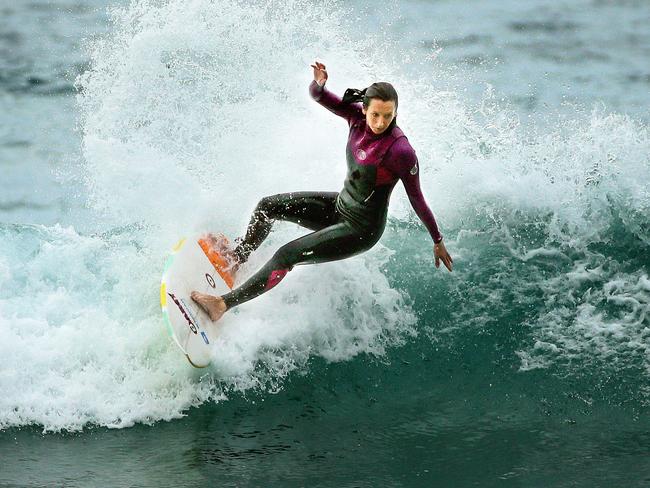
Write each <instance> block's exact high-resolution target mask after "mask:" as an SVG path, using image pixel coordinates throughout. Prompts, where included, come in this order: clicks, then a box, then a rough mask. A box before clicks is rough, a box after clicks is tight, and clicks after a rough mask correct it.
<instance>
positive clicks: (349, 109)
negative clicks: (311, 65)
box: [309, 80, 362, 122]
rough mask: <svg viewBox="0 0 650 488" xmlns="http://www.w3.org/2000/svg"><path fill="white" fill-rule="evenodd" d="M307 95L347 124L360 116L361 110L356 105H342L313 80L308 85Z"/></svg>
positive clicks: (334, 96) (338, 99)
mask: <svg viewBox="0 0 650 488" xmlns="http://www.w3.org/2000/svg"><path fill="white" fill-rule="evenodd" d="M309 94H310V95H311V97H312V98H313V99H314V100H316V101H317V102H318V103H320V104H321V105H322V106H323V107H325V108H326V109H327V110H329V111H330V112H332V113H334V114H336V115H338V116H339V117H343V118H344V119H346V120H347V121H348V122H349V121H350V120H351V119H356V118H358V117H360V116H362V113H361V108H360V105H359V104H358V103H343V102H341V99H340V98H339V97H338V96H337V95H335V94H334V93H332V92H331V91H329V90H328V89H327V88H325V86H324V85H323V86H320V85H319V84H318V83H316V80H313V81H312V82H311V84H310V85H309Z"/></svg>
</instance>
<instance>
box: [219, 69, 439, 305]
mask: <svg viewBox="0 0 650 488" xmlns="http://www.w3.org/2000/svg"><path fill="white" fill-rule="evenodd" d="M309 92H310V94H311V96H312V98H313V99H314V100H316V101H317V102H318V103H320V104H321V105H323V106H324V107H325V108H327V109H328V110H330V111H331V112H333V113H335V114H336V115H338V116H340V117H343V118H344V119H346V120H347V122H348V126H349V128H350V134H349V137H348V143H347V147H346V157H347V165H348V172H347V176H346V178H345V183H344V185H343V189H342V190H341V191H340V192H339V193H336V192H297V193H283V194H279V195H274V196H270V197H265V198H262V200H260V202H259V203H258V205H257V207H256V208H255V211H254V212H253V216H252V218H251V221H250V223H249V225H248V228H247V230H246V235H245V236H244V238H243V239H242V240H241V242H240V243H239V245H238V246H237V247H236V248H235V249H234V254H235V256H236V258H237V260H238V261H239V262H240V263H243V262H245V261H246V260H247V259H248V256H249V255H250V253H251V252H253V251H254V250H255V249H257V248H258V247H259V246H260V244H262V242H263V241H264V239H266V237H267V236H268V235H269V232H270V231H271V226H272V225H273V221H274V220H276V219H280V220H287V221H290V222H295V223H297V224H300V225H302V226H304V227H307V228H308V229H311V230H313V231H314V232H312V233H310V234H307V235H305V236H303V237H300V238H298V239H296V240H294V241H291V242H289V243H288V244H285V245H284V246H282V247H281V248H280V249H278V250H277V252H276V253H275V254H274V255H273V257H272V258H271V260H270V261H268V262H267V263H266V264H265V265H264V266H262V268H261V269H260V270H259V271H258V272H257V273H255V274H254V275H253V276H252V277H251V278H250V279H248V280H247V281H246V282H245V283H244V284H242V285H241V286H240V287H238V288H236V289H234V290H233V291H232V292H230V293H227V294H225V295H223V296H222V298H223V299H224V301H225V303H226V306H227V307H228V308H231V307H234V306H236V305H239V304H241V303H243V302H246V301H248V300H250V299H252V298H255V297H256V296H258V295H261V294H262V293H264V292H265V291H267V290H269V289H271V288H273V287H274V286H275V285H277V284H278V283H279V282H280V280H282V278H284V276H285V275H286V274H287V272H289V271H290V270H291V269H292V268H293V266H295V265H297V264H308V263H309V264H311V263H324V262H327V261H335V260H338V259H343V258H347V257H350V256H354V255H355V254H359V253H361V252H363V251H366V250H368V249H370V248H371V247H372V246H374V245H375V244H376V243H377V241H378V240H379V238H380V237H381V235H382V233H383V231H384V227H385V225H386V216H387V213H388V201H389V198H390V194H391V192H392V190H393V188H394V187H395V184H396V183H397V180H402V182H403V183H404V187H405V189H406V193H407V195H408V197H409V200H410V202H411V204H412V205H413V208H414V209H415V212H416V213H417V215H418V217H419V218H420V219H421V220H422V222H423V223H424V224H425V226H426V227H427V229H428V231H429V233H430V235H431V237H432V238H433V240H434V242H436V243H437V242H440V241H441V240H442V236H441V235H440V232H439V231H438V226H437V225H436V221H435V219H434V217H433V214H432V213H431V210H430V209H429V207H428V206H427V203H426V201H425V200H424V197H423V195H422V191H421V190H420V180H419V174H418V173H419V171H418V160H417V157H416V155H415V151H413V148H412V147H411V145H410V144H409V142H408V140H407V139H406V136H405V135H404V133H403V132H402V130H401V129H400V128H399V127H398V126H397V123H396V120H395V119H394V120H393V122H392V123H391V125H390V126H389V127H388V128H387V129H386V130H385V131H384V132H382V133H381V134H375V133H373V132H372V130H371V129H370V127H368V126H367V125H366V119H365V116H364V114H363V113H362V111H361V104H358V103H353V104H344V103H342V102H341V99H340V98H339V97H338V96H336V95H334V94H333V93H331V92H330V91H329V90H327V89H326V88H325V87H324V86H323V87H321V86H320V85H318V83H316V81H312V83H311V85H310V86H309Z"/></svg>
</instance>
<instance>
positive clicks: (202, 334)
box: [201, 331, 210, 344]
mask: <svg viewBox="0 0 650 488" xmlns="http://www.w3.org/2000/svg"><path fill="white" fill-rule="evenodd" d="M201 337H203V342H205V343H206V344H210V341H209V340H208V335H207V334H206V333H205V332H203V331H201Z"/></svg>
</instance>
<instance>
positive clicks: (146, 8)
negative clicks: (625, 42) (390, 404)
mask: <svg viewBox="0 0 650 488" xmlns="http://www.w3.org/2000/svg"><path fill="white" fill-rule="evenodd" d="M348 14H349V12H347V11H346V10H345V9H344V7H343V5H341V4H338V3H336V2H318V4H317V5H312V4H310V3H308V2H304V1H279V0H278V1H266V2H252V3H249V2H234V1H226V0H214V1H208V0H203V1H202V0H196V1H194V2H191V3H188V2H185V1H176V0H169V1H166V2H159V1H136V2H132V3H131V4H129V5H128V6H126V7H124V8H121V9H114V10H113V11H112V29H111V31H110V35H108V36H107V37H105V38H103V39H101V40H99V41H95V42H94V43H92V44H90V45H89V56H90V58H91V64H90V66H91V67H90V69H89V70H87V71H86V72H85V73H84V74H82V75H81V76H80V77H79V78H78V79H77V82H76V85H77V88H78V89H79V90H80V92H79V93H80V94H79V95H78V100H77V102H78V108H79V111H80V114H81V115H80V120H79V127H80V130H81V136H82V154H83V158H82V163H80V164H79V165H77V166H75V167H74V168H73V170H74V171H73V172H75V173H76V174H81V177H80V179H81V183H82V184H83V191H84V198H85V199H86V200H87V201H88V207H89V212H88V216H87V217H84V220H83V221H79V222H77V223H75V225H71V226H64V225H52V226H44V225H31V224H0V236H1V238H0V289H2V290H3V293H2V296H1V297H0V357H3V358H5V359H4V363H3V368H2V372H0V390H2V391H3V392H4V393H5V394H3V395H2V396H0V428H8V427H17V426H24V425H29V424H36V425H40V426H43V428H44V429H45V430H48V431H59V430H78V429H82V428H83V427H84V426H88V425H100V426H108V427H128V426H132V425H134V424H135V423H153V422H156V421H159V420H169V419H173V418H177V417H180V416H183V415H184V414H185V412H186V411H187V410H188V409H189V408H191V407H193V406H198V405H202V404H205V403H210V402H222V401H226V400H227V399H228V398H229V397H232V396H233V395H246V394H247V392H252V391H260V390H261V391H269V392H278V391H280V390H282V389H283V388H284V385H285V383H286V381H287V378H288V377H289V375H301V374H307V372H309V371H310V368H311V365H312V363H313V362H314V361H316V362H317V363H318V364H319V365H320V364H321V362H323V363H324V364H327V363H333V362H336V363H338V362H350V363H351V364H352V366H351V367H352V368H354V370H360V371H363V365H364V364H365V363H364V361H365V359H364V358H366V357H367V356H368V355H371V356H374V357H377V358H379V359H380V360H381V359H382V358H387V357H389V356H391V354H395V351H402V353H400V354H403V356H402V360H403V361H404V362H405V363H406V364H408V363H410V362H417V358H418V357H420V356H422V355H423V354H430V353H431V351H437V354H441V355H442V354H447V355H449V357H455V358H458V357H462V356H463V354H465V353H466V352H467V351H468V350H469V349H468V347H469V346H468V344H470V343H471V344H474V345H476V344H477V343H478V344H480V345H481V347H480V348H476V349H474V350H475V351H476V354H477V355H478V356H476V357H474V358H473V359H472V361H473V364H476V365H478V366H477V367H482V368H483V370H482V374H483V375H486V374H488V373H487V372H488V371H492V368H494V364H501V365H502V369H501V370H500V371H501V372H500V374H501V375H502V378H505V376H506V375H516V376H517V377H518V378H520V379H521V381H523V382H526V381H530V382H531V384H532V383H534V382H537V381H540V375H539V374H538V373H539V371H544V372H545V373H546V375H542V376H541V377H542V378H543V377H544V376H548V377H549V378H569V379H574V380H576V381H577V380H580V381H582V380H585V381H584V385H585V386H583V387H581V388H582V389H584V390H585V391H588V393H589V394H590V395H592V396H594V397H600V398H608V399H609V400H608V401H611V402H613V403H620V404H623V403H628V404H629V403H630V402H632V403H633V404H635V405H647V401H648V394H649V393H650V392H648V390H647V387H646V385H647V379H648V374H649V373H650V349H649V348H650V346H649V344H650V342H649V341H650V338H649V334H650V332H649V330H650V327H649V326H650V278H649V277H648V257H647V256H648V255H649V252H650V249H649V248H650V237H649V236H650V234H649V231H650V188H649V182H650V161H649V159H648V154H650V139H649V134H648V128H647V126H645V125H643V124H642V123H640V122H638V121H635V120H634V119H632V118H629V117H626V116H623V115H617V114H611V113H607V112H606V111H604V110H598V109H596V110H594V111H592V112H589V113H581V112H576V113H575V115H574V116H573V117H568V118H567V117H563V118H558V120H557V122H556V123H555V124H549V127H550V128H549V127H544V128H543V129H536V128H535V127H530V126H526V127H524V126H523V125H522V124H521V123H520V121H519V118H518V116H517V114H516V113H515V112H514V110H513V109H512V108H511V107H509V106H508V105H507V103H505V102H503V101H502V100H500V99H499V96H498V95H496V94H494V93H492V92H490V91H488V92H486V93H485V94H484V95H483V96H482V99H481V101H480V103H478V104H473V103H470V102H467V101H464V100H463V98H462V97H461V96H460V95H459V94H457V93H455V92H453V91H448V90H441V89H440V84H439V83H438V82H437V81H436V80H438V81H439V80H440V78H442V77H444V73H443V72H439V73H438V74H437V75H436V76H437V77H438V78H435V77H434V82H433V83H432V78H431V77H430V76H428V75H427V76H425V74H419V75H418V74H414V72H413V70H412V69H405V68H406V65H408V66H409V67H412V65H413V64H414V63H415V64H417V63H418V62H422V63H424V61H425V56H424V55H423V54H422V53H419V52H418V51H409V50H407V49H406V48H404V47H403V46H401V45H400V44H398V43H397V42H396V40H395V39H392V38H391V37H390V35H389V34H387V33H382V34H372V35H368V36H366V37H363V38H361V39H357V38H353V37H351V36H350V35H347V34H346V32H350V26H351V25H353V23H354V21H355V17H354V16H353V15H348ZM314 26H317V28H315V27H314ZM314 57H317V58H318V59H321V60H324V61H325V62H326V63H327V65H328V70H329V71H330V76H331V79H330V81H329V82H328V83H329V87H330V89H332V90H334V91H336V92H340V93H342V92H343V90H344V89H345V88H347V87H351V86H354V87H361V86H362V85H366V84H369V83H370V82H371V81H373V80H376V79H389V80H391V81H392V82H393V83H394V84H395V86H396V87H397V89H398V91H399V93H400V114H399V121H400V126H401V127H402V128H403V129H404V130H405V132H406V133H407V134H408V136H409V139H410V141H411V143H412V144H413V145H414V147H415V148H416V151H417V153H418V157H419V160H420V167H421V179H422V185H423V189H424V191H425V193H426V195H427V196H428V199H429V202H430V204H431V206H432V208H433V210H434V212H435V214H436V216H437V218H438V220H439V221H440V223H441V227H442V230H443V234H444V235H445V239H446V242H447V247H448V249H449V250H450V252H451V253H452V255H453V256H454V259H455V265H456V266H455V269H454V272H453V273H452V274H448V273H446V272H443V271H442V270H435V269H434V267H433V263H432V256H431V244H430V238H429V237H428V236H427V235H426V233H425V232H424V231H423V230H422V227H421V226H420V225H419V224H417V222H416V217H414V216H413V215H412V212H411V211H410V209H409V203H408V200H407V199H406V197H405V195H404V193H403V191H402V190H401V189H398V190H396V192H395V194H394V196H393V201H392V203H391V211H390V222H389V226H388V229H387V231H386V235H385V236H384V238H383V240H382V241H381V243H380V244H379V245H378V246H377V247H375V248H374V249H373V250H371V251H370V252H368V253H366V254H364V255H362V256H357V257H355V258H352V259H349V260H346V261H342V262H336V263H330V264H326V265H317V266H305V267H299V268H297V269H296V270H294V271H292V272H291V273H290V274H289V275H288V277H287V278H286V279H285V280H284V281H283V282H282V284H281V286H278V287H276V288H275V289H274V290H273V291H272V292H269V293H267V294H265V295H264V296H262V297H260V298H258V299H256V300H254V301H252V302H249V303H248V304H245V305H243V306H241V307H240V308H238V309H236V310H235V311H233V312H232V313H231V314H230V315H229V316H227V317H226V318H225V319H224V320H223V335H222V337H221V338H220V340H219V344H218V347H217V351H216V353H215V359H214V362H213V365H212V366H211V367H210V368H209V369H207V370H201V371H198V370H192V369H190V368H188V366H187V364H186V361H185V359H184V358H183V357H182V356H181V354H179V351H178V350H177V348H176V347H175V346H174V345H173V344H172V343H171V341H170V340H169V338H168V337H167V336H166V334H165V332H164V326H163V323H162V320H161V316H160V310H159V306H158V283H159V280H160V274H161V272H162V264H163V262H164V259H165V256H166V254H167V252H168V250H169V248H170V247H171V246H172V245H173V244H174V242H176V240H177V239H178V237H179V236H181V235H188V234H191V233H195V232H200V231H203V230H205V229H210V230H220V231H223V232H225V233H226V234H227V235H230V236H233V237H234V236H237V235H239V234H241V233H242V232H243V230H244V228H245V225H246V223H247V220H248V218H249V215H250V212H251V210H252V209H253V208H254V206H255V204H256V202H257V200H258V199H259V198H260V197H262V196H264V195H268V194H274V193H280V192H286V191H300V190H308V189H309V190H329V191H337V190H339V189H340V186H341V184H342V180H343V177H344V174H345V164H344V145H345V140H346V127H345V124H343V123H342V122H341V121H339V120H336V118H334V117H333V116H332V115H331V114H329V113H327V112H326V111H325V110H323V109H322V108H321V107H319V106H318V105H317V104H315V103H314V102H313V101H311V100H310V99H309V97H308V94H307V86H308V83H309V81H310V79H311V69H310V68H309V64H310V63H311V62H312V61H313V59H314ZM81 229H84V230H83V231H82V230H81ZM88 229H90V230H88ZM301 232H302V231H300V230H299V229H297V228H295V227H294V226H292V225H289V224H283V223H278V224H277V225H276V230H275V231H274V233H273V234H272V235H271V237H270V239H269V241H268V242H267V243H265V244H264V246H263V247H262V248H261V249H260V250H259V252H258V253H256V255H255V256H254V257H253V258H252V259H251V262H250V263H249V264H248V265H247V267H246V268H245V269H244V270H243V273H244V275H246V273H250V272H252V271H254V270H255V268H256V267H257V266H259V265H260V264H261V263H262V262H264V260H265V259H267V258H268V257H270V255H271V254H272V253H273V252H274V250H275V249H276V248H277V247H278V246H279V245H281V244H282V243H283V242H286V241H287V239H291V238H294V237H296V236H298V235H300V233H301ZM387 361H388V359H387ZM386 367H390V366H388V365H387V366H386ZM319 368H320V366H319ZM362 374H363V373H362V372H360V373H359V375H362ZM612 376H618V377H621V378H625V384H624V386H620V385H619V386H613V385H612V384H611V383H610V378H611V377H612ZM587 377H588V378H587ZM586 378H587V379H588V381H587V380H586ZM431 381H433V383H432V384H431V385H430V387H431V388H432V389H435V388H436V384H435V378H434V379H433V380H431ZM541 381H544V380H543V379H542V380H541ZM548 381H551V380H548ZM439 386H440V385H439ZM557 394H558V395H561V394H562V393H557ZM581 394H584V392H582V393H581Z"/></svg>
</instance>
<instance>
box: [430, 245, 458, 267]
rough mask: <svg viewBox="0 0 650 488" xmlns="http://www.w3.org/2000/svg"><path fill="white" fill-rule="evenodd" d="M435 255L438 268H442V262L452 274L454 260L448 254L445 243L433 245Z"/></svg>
mask: <svg viewBox="0 0 650 488" xmlns="http://www.w3.org/2000/svg"><path fill="white" fill-rule="evenodd" d="M433 255H434V257H435V258H436V268H439V267H440V261H442V264H444V265H445V267H446V268H447V269H448V270H449V271H450V272H451V268H452V266H453V264H454V260H453V259H451V256H450V255H449V253H448V252H447V249H446V248H445V244H444V242H442V241H440V242H439V243H438V244H434V245H433Z"/></svg>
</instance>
